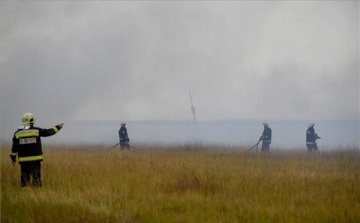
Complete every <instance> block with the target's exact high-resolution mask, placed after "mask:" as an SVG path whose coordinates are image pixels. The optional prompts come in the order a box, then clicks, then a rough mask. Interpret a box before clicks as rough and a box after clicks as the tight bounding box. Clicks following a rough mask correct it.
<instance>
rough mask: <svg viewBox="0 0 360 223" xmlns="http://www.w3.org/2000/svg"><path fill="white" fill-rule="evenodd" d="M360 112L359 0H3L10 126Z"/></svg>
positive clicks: (5, 105)
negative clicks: (27, 117) (26, 117)
mask: <svg viewBox="0 0 360 223" xmlns="http://www.w3.org/2000/svg"><path fill="white" fill-rule="evenodd" d="M189 90H190V91H191V93H192V96H193V102H194V106H195V107H196V111H197V112H196V115H197V118H198V119H199V120H204V121H206V120H235V119H236V120H244V119H252V120H319V119H337V120H344V119H346V120H349V119H350V120H351V119H352V120H354V119H355V120H358V119H359V2H358V1H271V2H267V1H195V2H191V1H170V2H165V1H134V2H132V1H90V2H86V1H1V95H0V97H1V98H0V99H1V129H2V131H3V132H7V131H9V128H10V132H11V134H12V133H13V131H14V126H15V127H16V126H18V125H20V124H21V123H20V122H21V116H22V114H23V113H25V112H33V113H34V114H35V116H37V117H38V123H39V122H40V121H41V122H40V123H41V124H45V126H44V127H50V126H52V125H53V124H57V123H60V122H63V121H66V120H87V119H91V120H125V121H126V120H127V121H129V120H133V121H136V120H191V119H192V113H191V109H190V100H189V94H188V91H189Z"/></svg>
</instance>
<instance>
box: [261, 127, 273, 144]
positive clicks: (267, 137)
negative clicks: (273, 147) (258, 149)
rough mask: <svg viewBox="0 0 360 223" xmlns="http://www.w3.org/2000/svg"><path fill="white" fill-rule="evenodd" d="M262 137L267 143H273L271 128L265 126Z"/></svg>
mask: <svg viewBox="0 0 360 223" xmlns="http://www.w3.org/2000/svg"><path fill="white" fill-rule="evenodd" d="M261 139H262V141H263V142H265V143H271V128H269V127H267V128H264V131H263V133H262V136H261Z"/></svg>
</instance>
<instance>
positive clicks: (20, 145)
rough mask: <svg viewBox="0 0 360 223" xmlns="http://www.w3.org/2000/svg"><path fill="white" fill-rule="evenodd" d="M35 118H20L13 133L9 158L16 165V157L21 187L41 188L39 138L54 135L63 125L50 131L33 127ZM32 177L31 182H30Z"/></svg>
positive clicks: (26, 116)
mask: <svg viewBox="0 0 360 223" xmlns="http://www.w3.org/2000/svg"><path fill="white" fill-rule="evenodd" d="M35 119H36V117H35V116H34V115H33V114H31V113H25V114H24V115H23V116H22V124H23V125H22V126H20V127H19V128H18V130H17V131H16V132H15V133H14V137H13V144H12V149H11V154H10V158H11V160H12V164H13V165H14V166H15V164H16V155H17V156H18V158H19V164H20V166H21V178H20V179H21V186H22V187H26V186H29V185H32V186H35V187H41V185H42V183H41V161H42V160H43V152H42V147H41V139H40V137H46V136H51V135H54V134H56V133H57V132H58V131H59V130H60V129H61V128H62V127H63V125H64V123H62V124H60V125H56V126H54V127H53V128H51V129H42V128H38V127H34V124H35ZM31 177H32V182H31Z"/></svg>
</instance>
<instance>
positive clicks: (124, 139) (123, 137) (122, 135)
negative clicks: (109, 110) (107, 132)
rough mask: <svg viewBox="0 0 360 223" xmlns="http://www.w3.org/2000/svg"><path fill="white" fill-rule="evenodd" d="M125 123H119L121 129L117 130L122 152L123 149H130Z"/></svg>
mask: <svg viewBox="0 0 360 223" xmlns="http://www.w3.org/2000/svg"><path fill="white" fill-rule="evenodd" d="M125 126H126V123H125V122H122V123H121V128H120V129H119V139H120V149H121V150H124V149H130V145H129V142H130V139H129V136H128V132H127V129H126V127H125Z"/></svg>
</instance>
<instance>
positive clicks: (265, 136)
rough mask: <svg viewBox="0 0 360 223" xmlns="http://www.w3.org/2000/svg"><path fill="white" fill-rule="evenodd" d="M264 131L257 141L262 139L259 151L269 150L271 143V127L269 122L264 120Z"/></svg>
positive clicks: (265, 151)
mask: <svg viewBox="0 0 360 223" xmlns="http://www.w3.org/2000/svg"><path fill="white" fill-rule="evenodd" d="M263 125H264V131H263V133H262V135H261V136H260V139H259V141H262V146H261V152H263V153H268V152H270V143H271V128H270V127H269V123H267V122H264V123H263Z"/></svg>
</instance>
